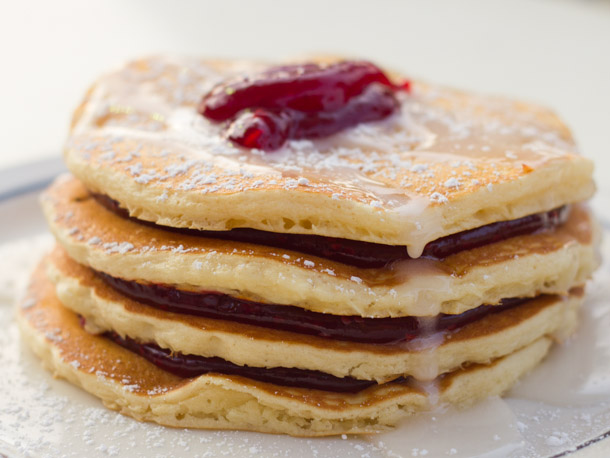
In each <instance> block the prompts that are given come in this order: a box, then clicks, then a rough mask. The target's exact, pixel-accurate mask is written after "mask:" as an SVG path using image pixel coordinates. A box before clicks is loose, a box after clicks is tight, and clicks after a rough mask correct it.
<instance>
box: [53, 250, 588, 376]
mask: <svg viewBox="0 0 610 458" xmlns="http://www.w3.org/2000/svg"><path fill="white" fill-rule="evenodd" d="M44 264H46V265H47V270H48V274H49V278H50V279H51V281H52V282H53V283H54V284H55V288H56V294H57V297H58V298H59V299H60V301H61V302H62V303H63V304H64V306H65V307H67V308H69V309H71V310H73V311H74V312H76V313H78V314H79V315H82V316H83V317H85V318H86V322H87V329H88V330H89V331H91V332H95V333H103V332H106V331H115V332H117V333H118V334H119V335H121V336H128V337H130V338H132V339H135V340H137V341H140V342H154V343H156V344H157V345H159V346H161V347H162V348H167V349H170V350H171V351H172V352H177V353H184V354H194V355H200V356H205V357H220V358H222V359H224V360H227V361H230V362H232V363H235V364H238V365H240V366H243V365H247V366H251V367H291V368H298V369H306V370H316V371H322V372H325V373H329V374H331V375H333V376H335V377H353V378H357V379H362V380H376V381H378V382H386V381H389V380H393V379H396V378H398V377H401V376H413V377H414V378H416V379H419V380H431V379H434V378H436V377H437V376H439V375H441V374H443V373H446V372H450V371H453V370H455V369H457V368H459V367H461V366H463V365H465V364H468V363H489V362H490V361H492V360H494V359H496V358H498V357H501V356H504V355H507V354H510V353H512V352H514V351H516V350H518V349H520V348H523V347H525V346H527V345H529V344H530V343H532V342H534V341H536V340H538V339H539V338H541V337H545V336H554V337H555V338H557V339H562V338H563V337H565V336H566V335H569V334H570V333H571V332H572V331H573V330H574V328H575V326H576V323H577V311H578V308H579V306H580V304H581V303H582V300H583V291H582V289H580V288H575V289H574V290H572V294H571V295H570V296H569V297H559V296H541V297H539V298H536V299H533V300H530V301H528V302H526V303H524V304H521V305H518V306H516V307H512V308H510V309H508V310H506V311H502V312H499V313H495V314H492V315H488V316H485V317H483V318H481V319H479V320H477V321H474V322H472V323H470V324H467V325H465V326H463V327H461V328H459V329H457V330H455V331H451V332H447V333H436V334H433V335H432V336H426V337H424V338H421V339H416V340H414V341H411V342H408V343H405V344H399V345H378V344H365V343H357V342H346V341H340V340H336V339H328V338H322V337H316V336H311V335H306V334H299V333H294V332H287V331H281V330H275V329H268V328H261V327H258V326H252V325H247V324H241V323H237V322H230V321H225V320H213V319H209V318H202V317H195V316H192V315H185V314H177V313H171V312H166V311H163V310H159V309H157V308H154V307H151V306H147V305H145V304H142V303H140V302H137V301H134V300H130V299H129V298H127V297H125V296H123V295H122V294H120V293H118V292H117V291H115V290H114V289H112V288H111V287H109V286H108V285H106V284H105V283H104V282H103V281H102V280H100V279H99V277H97V276H96V275H94V274H93V272H91V270H90V269H87V268H86V267H83V266H81V265H79V264H77V263H76V262H74V261H73V260H71V259H70V258H69V257H68V256H67V255H66V254H65V253H64V252H63V251H62V250H61V249H56V250H55V251H54V252H53V253H52V255H51V256H50V258H49V259H47V260H45V261H44ZM244 348H247V349H248V351H244Z"/></svg>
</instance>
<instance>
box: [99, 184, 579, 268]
mask: <svg viewBox="0 0 610 458" xmlns="http://www.w3.org/2000/svg"><path fill="white" fill-rule="evenodd" d="M93 196H94V197H95V199H96V200H97V201H98V202H99V203H100V204H102V205H103V206H104V207H106V208H107V209H109V210H111V211H112V212H114V213H116V214H118V215H120V216H123V217H125V218H128V217H129V214H128V212H127V211H126V210H125V209H123V208H121V207H120V206H119V203H118V202H116V201H115V200H113V199H111V198H109V197H108V196H105V195H101V194H93ZM568 216H569V207H567V206H564V207H560V208H557V209H555V210H551V211H549V212H546V213H537V214H534V215H528V216H524V217H523V218H518V219H514V220H511V221H499V222H497V223H492V224H488V225H486V226H481V227H477V228H475V229H470V230H468V231H463V232H458V233H457V234H452V235H448V236H446V237H442V238H440V239H437V240H434V241H432V242H430V243H428V244H427V245H426V247H425V248H424V252H423V254H422V256H424V257H427V258H432V259H444V258H446V257H448V256H451V255H452V254H456V253H459V252H460V251H464V250H471V249H473V248H478V247H480V246H483V245H487V244H489V243H495V242H499V241H502V240H506V239H509V238H511V237H516V236H519V235H525V234H531V233H533V232H536V231H539V230H544V229H552V228H555V227H557V226H559V225H561V224H563V223H565V222H566V220H567V219H568ZM132 219H133V218H132ZM134 220H135V221H138V222H139V223H141V224H147V225H150V226H153V227H159V226H156V225H155V224H153V223H149V222H146V221H141V220H136V219H134ZM163 229H164V230H169V231H173V232H178V233H182V234H187V235H194V236H199V237H210V238H217V239H223V240H233V241H236V242H245V243H252V244H256V245H266V246H272V247H278V248H283V249H286V250H292V251H298V252H300V253H307V254H311V255H314V256H318V257H321V258H325V259H330V260H332V261H337V262H341V263H343V264H348V265H351V266H356V267H362V268H373V267H383V266H385V265H387V264H389V263H391V262H394V261H398V260H401V259H409V255H408V253H407V249H406V247H404V246H397V245H382V244H379V243H370V242H361V241H357V240H348V239H340V238H335V237H324V236H321V235H305V234H282V233H277V232H267V231H259V230H256V229H249V228H238V229H232V230H230V231H200V230H196V229H180V228H172V227H168V226H163Z"/></svg>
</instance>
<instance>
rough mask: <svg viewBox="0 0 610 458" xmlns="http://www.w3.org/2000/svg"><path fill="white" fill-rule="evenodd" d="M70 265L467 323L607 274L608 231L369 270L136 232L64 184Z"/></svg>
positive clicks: (58, 217) (357, 310) (154, 231)
mask: <svg viewBox="0 0 610 458" xmlns="http://www.w3.org/2000/svg"><path fill="white" fill-rule="evenodd" d="M42 202H43V208H44V211H45V214H46V218H47V221H48V223H49V226H50V227H51V230H52V231H53V233H54V234H55V236H56V238H57V240H58V241H59V243H60V244H61V245H62V246H63V247H64V248H65V249H66V250H67V252H68V253H69V255H70V256H71V257H72V258H73V259H75V260H76V261H78V262H79V263H81V264H84V265H87V266H90V267H92V268H93V269H95V270H98V271H101V272H105V273H107V274H109V275H111V276H113V277H117V278H122V279H127V280H136V281H140V282H144V283H146V282H150V283H155V284H165V285H171V286H175V287H177V288H179V289H183V290H187V291H202V290H203V291H218V292H222V293H226V294H229V295H234V296H238V297H241V298H246V299H251V300H255V301H259V302H264V303H275V304H285V305H294V306H298V307H301V308H304V309H307V310H312V311H315V312H322V313H331V314H334V315H359V316H364V317H396V316H430V315H437V314H438V313H449V314H459V313H462V312H464V311H466V310H468V309H472V308H474V307H478V306H479V305H481V304H497V303H499V301H500V300H501V299H503V298H511V297H532V296H535V295H538V294H566V293H567V292H568V291H569V289H570V288H572V287H573V286H576V285H580V284H583V283H584V282H585V281H586V280H587V279H588V278H589V277H590V276H591V273H592V272H593V271H594V270H595V268H596V267H597V265H598V262H599V260H598V256H597V255H596V250H597V245H598V243H599V230H598V228H597V226H596V224H595V222H594V221H593V218H592V216H591V215H590V212H589V210H588V209H587V208H586V207H584V206H582V205H574V206H573V208H572V209H571V213H570V217H569V219H568V221H567V222H566V223H565V224H564V225H562V226H560V227H559V228H557V229H555V230H549V231H539V232H538V233H534V234H531V235H524V236H519V237H513V238H510V239H508V240H504V241H500V242H497V243H493V244H489V245H486V246H483V247H480V248H476V249H473V250H467V251H463V252H461V253H458V254H455V255H452V256H449V257H448V258H446V259H443V260H438V261H437V260H428V259H417V260H406V261H400V262H397V263H394V264H392V265H388V266H386V267H384V268H376V269H363V268H357V267H353V266H348V265H345V264H342V263H338V262H333V261H329V260H327V259H322V258H318V257H313V256H309V255H303V254H302V253H296V252H292V251H287V250H284V249H281V248H273V247H266V246H262V245H253V244H246V243H237V242H231V241H226V240H219V239H210V238H203V237H193V236H188V235H184V234H176V233H173V232H168V231H165V230H162V229H161V228H157V227H150V226H145V225H142V224H137V223H136V222H134V221H133V220H128V219H125V218H121V217H119V216H117V215H116V214H114V213H112V212H110V211H108V210H107V209H105V208H103V207H102V206H101V205H100V204H99V203H98V202H97V201H96V200H95V199H93V198H91V196H90V195H89V193H88V191H87V190H86V188H85V187H84V186H83V184H82V183H80V182H79V181H78V180H75V179H74V178H70V177H67V176H66V177H62V178H60V179H59V180H58V181H56V182H55V184H54V185H53V186H52V187H51V188H50V189H49V190H47V192H46V193H45V194H44V196H43V198H42Z"/></svg>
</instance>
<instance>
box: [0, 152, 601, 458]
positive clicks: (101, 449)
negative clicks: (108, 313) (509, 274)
mask: <svg viewBox="0 0 610 458" xmlns="http://www.w3.org/2000/svg"><path fill="white" fill-rule="evenodd" d="M55 166H57V164H55ZM42 168H44V170H41V167H38V169H35V168H32V167H29V168H28V169H27V170H29V172H28V173H30V172H31V171H32V170H38V172H41V173H39V174H38V176H37V177H36V180H34V182H30V181H28V180H27V179H25V178H23V177H22V179H20V180H17V181H18V182H19V187H20V188H21V189H22V190H26V189H30V191H31V187H32V186H33V187H39V186H40V185H41V184H42V183H44V182H45V181H47V177H46V176H45V173H44V172H45V171H50V170H52V167H50V166H49V164H48V163H47V164H45V165H44V166H43V167H42ZM5 174H9V175H10V176H11V177H13V180H14V177H15V175H16V173H15V172H14V171H12V172H4V173H2V174H0V182H2V181H3V175H5ZM4 178H6V177H4ZM11 189H12V190H11ZM3 197H4V198H3ZM0 221H2V226H1V227H0V259H1V263H0V269H1V270H0V325H1V326H2V330H3V331H4V332H2V333H0V367H1V368H2V370H1V372H0V374H1V375H0V393H1V394H2V395H1V396H0V456H2V454H4V455H6V456H8V457H10V458H18V457H25V456H34V457H37V456H45V457H60V456H62V457H83V456H86V457H88V458H94V457H106V456H128V457H140V456H141V457H155V456H159V457H161V456H162V457H171V456H192V457H197V456H198V457H214V456H230V457H248V456H266V457H273V456H278V457H283V456H286V457H310V456H311V457H326V456H329V457H330V456H332V457H339V456H340V457H368V458H375V457H389V456H397V457H401V456H403V457H411V456H428V457H437V456H452V457H473V456H486V457H492V456H511V457H521V456H531V457H537V456H563V455H565V454H568V453H570V452H572V451H574V450H576V449H579V450H580V451H579V452H578V453H577V455H578V456H580V455H581V454H583V455H587V456H591V453H587V451H588V450H591V448H590V446H591V445H592V444H596V445H595V447H594V448H595V450H597V451H598V453H604V451H605V452H606V453H610V443H608V441H603V442H601V444H598V442H599V441H601V440H602V439H604V437H605V436H607V435H609V434H610V332H608V329H610V299H609V298H610V264H609V263H608V262H606V263H605V264H604V265H603V267H602V268H601V269H600V271H598V272H597V274H596V275H595V278H594V281H593V282H592V283H591V284H590V285H589V288H588V298H587V301H586V304H585V308H584V310H583V313H582V323H581V326H580V329H579V331H578V333H577V335H576V336H575V337H574V338H573V339H571V341H570V342H568V343H566V344H564V345H561V346H558V347H557V348H555V349H554V350H553V351H552V353H551V355H550V357H549V358H547V360H546V361H545V362H544V363H543V364H542V365H541V366H540V367H539V368H537V369H535V370H534V372H533V373H532V374H530V375H529V376H527V377H525V378H524V379H523V380H522V381H521V382H520V383H519V384H518V386H517V387H515V389H513V390H512V391H511V392H510V393H509V395H508V396H507V397H505V398H503V399H499V398H492V399H489V400H487V401H485V402H482V403H480V404H478V405H476V406H475V407H473V408H472V409H469V410H466V411H460V412H454V411H453V410H450V409H449V410H443V411H437V412H433V413H430V414H425V415H421V416H419V417H417V418H415V419H411V420H408V421H405V422H404V423H403V424H401V425H400V426H399V427H398V428H397V429H396V430H395V431H393V432H390V433H385V434H381V435H377V436H370V437H368V438H357V437H349V438H348V437H345V438H326V439H298V438H291V437H286V436H274V435H266V434H257V433H244V432H214V431H193V430H178V429H171V428H164V427H161V426H157V425H153V424H148V423H139V422H137V421H134V420H132V419H130V418H127V417H124V416H121V415H119V414H117V413H115V412H111V411H109V410H107V409H105V408H104V407H103V406H102V405H101V403H100V401H99V400H98V399H97V398H94V397H93V396H90V395H88V394H87V393H85V392H83V391H81V390H80V389H78V388H76V387H74V386H72V385H70V384H68V383H67V382H65V381H63V380H55V379H53V377H52V376H51V374H49V373H48V372H47V371H46V370H44V369H43V368H42V367H41V365H40V363H39V361H38V360H37V359H36V357H35V356H33V355H32V354H31V352H30V351H29V349H28V348H27V346H25V345H24V344H23V343H22V342H21V340H20V338H19V335H18V332H17V329H16V326H15V324H14V322H13V318H12V317H13V307H12V305H13V304H14V302H15V299H16V295H17V294H18V291H20V290H21V289H22V288H23V285H24V283H25V282H26V281H27V273H28V271H29V270H30V269H31V267H32V266H33V264H34V263H35V262H36V260H37V259H38V258H39V257H40V255H41V254H42V252H43V251H44V250H45V249H47V248H48V247H49V246H51V244H52V240H51V237H50V236H49V235H45V232H46V228H45V224H44V221H43V218H42V216H41V214H40V212H39V210H38V205H37V199H36V193H34V192H29V193H25V194H19V193H17V192H15V188H9V189H7V188H6V186H5V188H4V189H3V188H1V187H0ZM603 251H604V252H605V253H606V256H605V257H606V259H609V258H610V244H609V243H608V240H606V243H605V245H604V248H603ZM601 456H603V455H601Z"/></svg>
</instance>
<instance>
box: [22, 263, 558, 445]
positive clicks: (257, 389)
mask: <svg viewBox="0 0 610 458" xmlns="http://www.w3.org/2000/svg"><path fill="white" fill-rule="evenodd" d="M18 321H19V325H20V328H21V330H22V333H23V336H24V338H25V340H26V341H27V342H28V343H29V344H30V346H31V347H32V349H33V350H34V352H35V353H36V354H37V355H38V356H40V357H41V358H42V360H43V362H44V363H45V365H46V366H47V367H48V368H49V369H51V370H52V371H53V372H54V373H55V375H57V376H59V377H63V378H66V379H67V380H69V381H70V382H72V383H74V384H75V385H78V386H80V387H82V388H84V389H85V390H86V391H88V392H90V393H92V394H94V395H95V396H97V397H99V398H101V399H102V401H103V402H104V404H105V405H106V406H108V407H109V408H111V409H115V410H118V411H120V412H122V413H124V414H127V415H130V416H132V417H134V418H136V419H138V420H145V421H154V422H157V423H159V424H163V425H167V426H174V427H180V428H209V429H240V430H251V431H260V432H272V433H286V434H291V435H295V436H325V435H335V434H357V433H371V432H376V431H380V430H383V429H386V428H388V427H391V426H393V425H395V424H396V423H397V422H398V421H399V420H400V419H401V418H404V417H406V416H409V415H412V414H414V413H417V412H420V411H424V410H429V409H431V408H432V407H434V405H436V404H437V403H440V404H454V405H460V406H464V405H468V404H471V403H472V402H474V401H476V400H478V399H481V398H485V397H487V396H491V395H497V394H501V393H503V392H504V391H506V390H507V389H508V388H510V387H511V386H512V385H513V384H514V383H515V381H516V380H517V379H518V378H519V377H520V376H521V375H523V374H524V373H526V372H527V371H529V370H530V369H531V368H533V367H534V366H536V365H537V364H538V363H539V362H540V361H541V360H542V358H544V356H545V355H546V353H547V352H548V350H549V348H550V346H551V344H552V340H551V339H550V338H548V337H542V338H540V339H537V340H536V341H534V342H532V343H530V344H529V345H527V346H525V347H523V348H521V349H519V350H517V351H515V352H513V353H511V354H510V355H507V356H504V357H502V358H498V359H496V360H494V361H493V362H491V363H490V364H487V365H481V364H473V365H470V366H468V367H465V368H463V369H460V370H456V371H454V372H452V373H449V374H445V375H443V376H441V377H439V378H437V379H436V381H435V383H433V384H429V385H426V386H428V387H432V388H428V389H427V390H426V389H424V388H423V387H422V386H421V385H418V384H415V383H413V382H412V381H410V380H407V381H405V382H400V383H397V382H396V383H386V384H382V385H375V386H373V387H371V388H368V389H366V390H363V391H361V392H359V393H355V394H345V393H332V392H328V391H322V390H311V389H303V388H287V387H282V386H278V385H273V384H270V383H264V382H258V381H253V380H250V379H247V378H244V377H240V376H229V375H221V374H206V375H202V376H199V377H195V378H180V377H178V376H175V375H172V374H170V373H169V372H166V371H163V370H162V369H159V368H158V367H157V366H155V365H153V364H152V363H150V362H148V361H147V360H145V359H144V358H142V357H140V356H138V355H137V354H135V353H132V352H130V351H129V350H126V349H125V348H123V347H120V346H118V345H116V344H115V343H113V342H111V341H110V340H109V339H106V338H104V337H101V336H95V335H91V334H89V333H87V332H86V331H85V330H84V329H83V328H82V326H81V324H80V322H79V317H78V315H76V314H75V313H74V312H72V311H70V310H68V309H67V308H65V307H63V306H62V304H61V303H60V302H59V300H58V299H57V297H56V295H55V290H54V287H53V285H52V284H51V283H50V282H49V281H48V280H47V279H46V277H45V276H44V274H43V272H42V269H40V268H39V269H38V271H37V272H36V273H35V274H34V277H33V279H32V282H31V285H30V288H29V290H28V294H27V296H26V299H25V300H24V302H23V304H22V307H21V308H20V310H19V313H18Z"/></svg>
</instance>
